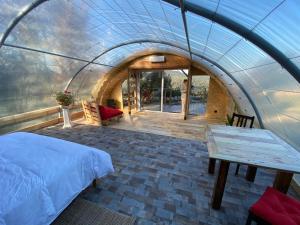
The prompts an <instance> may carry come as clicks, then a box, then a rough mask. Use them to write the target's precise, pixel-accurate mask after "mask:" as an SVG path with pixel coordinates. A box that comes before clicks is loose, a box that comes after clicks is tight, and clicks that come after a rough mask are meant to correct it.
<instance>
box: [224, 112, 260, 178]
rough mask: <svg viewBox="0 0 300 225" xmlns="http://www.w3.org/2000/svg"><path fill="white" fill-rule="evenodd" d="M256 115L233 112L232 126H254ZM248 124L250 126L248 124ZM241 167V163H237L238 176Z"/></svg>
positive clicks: (236, 173)
mask: <svg viewBox="0 0 300 225" xmlns="http://www.w3.org/2000/svg"><path fill="white" fill-rule="evenodd" d="M254 119H255V117H254V116H246V115H241V114H237V113H233V115H232V119H231V121H230V126H236V127H249V128H252V127H253V123H254ZM247 124H248V125H249V126H247ZM239 169H240V164H237V166H236V169H235V175H236V176H237V175H238V173H239Z"/></svg>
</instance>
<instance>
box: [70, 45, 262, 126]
mask: <svg viewBox="0 0 300 225" xmlns="http://www.w3.org/2000/svg"><path fill="white" fill-rule="evenodd" d="M137 43H140V44H142V43H157V44H163V45H167V46H170V47H173V48H177V49H180V50H183V51H186V52H187V53H189V50H187V49H185V48H183V47H181V46H178V45H175V44H172V43H169V42H164V41H156V40H135V41H129V42H125V43H121V44H119V45H116V46H113V47H111V48H109V49H106V50H105V51H103V52H102V53H100V54H99V55H98V56H96V57H95V58H94V59H93V60H91V61H90V62H89V63H87V64H86V65H85V66H83V67H81V68H80V69H79V70H78V71H77V72H76V73H75V74H74V76H73V77H72V78H71V79H70V81H69V82H68V84H67V86H66V87H65V90H67V89H68V88H69V86H70V85H71V82H72V81H73V80H74V79H75V78H76V77H77V76H78V75H79V74H80V72H81V71H83V70H84V69H85V68H86V67H87V66H89V65H90V64H91V63H94V62H95V61H96V60H97V59H99V58H100V57H101V56H104V55H105V54H107V53H109V52H110V51H112V50H114V49H117V48H120V47H122V46H126V45H131V44H137ZM192 55H196V56H198V57H200V58H201V59H203V60H205V61H207V62H209V63H211V64H212V65H213V66H216V67H217V68H218V69H220V70H221V71H223V72H224V73H225V74H226V75H227V76H229V77H230V78H231V79H232V80H233V81H234V83H235V84H236V85H237V86H238V87H239V88H240V89H241V91H242V92H243V94H244V95H245V96H246V97H247V99H248V101H249V102H250V104H251V106H252V108H253V109H254V111H255V114H256V115H257V119H258V122H259V125H260V127H262V128H264V125H263V121H262V119H261V116H260V114H259V111H258V109H257V107H256V105H255V104H254V102H253V100H252V98H251V96H250V95H249V94H248V92H247V91H246V90H245V89H244V87H243V86H242V85H241V84H240V83H239V82H238V80H236V79H235V78H234V77H233V76H232V75H231V74H230V73H229V72H228V71H227V70H226V69H225V68H223V67H222V66H221V65H219V64H217V63H215V62H214V61H212V60H210V59H208V58H207V57H205V56H203V55H200V54H197V53H192ZM192 55H191V56H192Z"/></svg>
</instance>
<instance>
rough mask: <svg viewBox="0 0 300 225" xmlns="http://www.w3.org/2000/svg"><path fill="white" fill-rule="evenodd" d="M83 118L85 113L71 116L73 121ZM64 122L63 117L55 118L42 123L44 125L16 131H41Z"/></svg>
mask: <svg viewBox="0 0 300 225" xmlns="http://www.w3.org/2000/svg"><path fill="white" fill-rule="evenodd" d="M82 117H83V111H80V112H75V113H72V115H71V119H72V120H76V119H79V118H82ZM63 121H64V119H63V118H62V117H58V118H55V119H52V120H48V121H46V122H42V123H38V124H34V125H31V126H28V127H24V128H21V129H19V130H16V131H34V130H39V129H42V128H45V127H49V126H54V125H56V124H59V123H62V122H63Z"/></svg>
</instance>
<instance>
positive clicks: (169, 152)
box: [37, 125, 274, 225]
mask: <svg viewBox="0 0 300 225" xmlns="http://www.w3.org/2000/svg"><path fill="white" fill-rule="evenodd" d="M37 133H39V134H44V135H49V136H53V137H57V138H61V139H65V140H69V141H73V142H77V143H81V144H85V145H88V146H92V147H96V148H99V149H102V150H105V151H107V152H108V153H110V154H111V156H112V159H113V163H114V166H115V170H116V171H115V173H114V174H112V175H109V176H108V177H106V178H104V179H102V180H101V181H99V182H98V185H97V188H96V189H95V188H92V187H90V188H88V189H87V190H86V191H84V192H83V193H82V194H81V195H80V197H82V198H85V199H88V200H90V201H93V202H96V203H97V204H99V205H101V206H104V207H107V208H110V209H112V210H115V211H119V212H121V213H125V214H128V215H133V216H136V217H137V218H138V219H137V224H145V225H150V224H199V225H201V224H214V225H218V224H228V225H229V224H245V220H246V216H247V210H248V208H249V206H250V205H251V204H252V203H253V202H255V201H256V200H257V199H258V198H259V196H260V195H261V194H262V193H263V191H264V189H265V188H266V186H267V185H271V184H272V181H273V179H274V174H272V173H271V172H270V171H266V170H260V169H259V170H258V174H257V177H256V180H255V182H254V183H250V182H247V181H246V180H245V179H244V178H243V174H245V168H241V170H240V174H241V175H240V176H238V177H236V176H234V169H235V165H232V166H231V169H230V171H229V176H228V180H227V185H226V191H225V194H224V198H223V203H222V208H221V210H218V211H216V210H212V209H211V207H210V199H211V194H212V189H213V185H214V180H215V176H212V175H208V173H207V165H208V155H207V149H206V145H205V143H202V142H200V141H195V140H189V139H180V138H175V137H169V136H162V135H156V134H149V133H142V132H134V131H128V130H120V129H113V128H110V127H95V126H88V125H78V126H76V127H74V128H72V129H65V130H63V129H61V126H58V127H51V128H46V129H43V130H39V131H37Z"/></svg>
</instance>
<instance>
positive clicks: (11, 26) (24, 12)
mask: <svg viewBox="0 0 300 225" xmlns="http://www.w3.org/2000/svg"><path fill="white" fill-rule="evenodd" d="M46 1H48V0H36V1H34V2H32V3H31V4H30V5H28V6H26V7H25V8H24V9H23V10H22V11H21V12H20V13H19V14H18V15H17V16H16V17H15V18H14V19H13V20H12V21H11V22H10V24H9V25H8V27H7V29H6V31H5V32H4V33H3V35H2V37H1V39H0V48H1V47H2V45H3V44H4V42H5V40H6V38H7V37H8V35H9V33H10V32H11V31H12V30H13V29H14V27H15V26H16V25H17V24H18V23H19V22H20V21H21V20H22V19H23V17H24V16H26V15H27V14H28V13H29V12H30V11H32V10H33V9H35V8H36V7H38V6H39V5H40V4H42V3H44V2H46Z"/></svg>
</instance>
